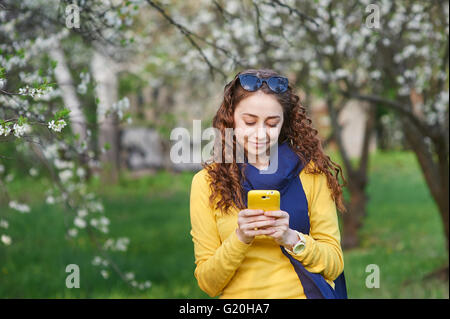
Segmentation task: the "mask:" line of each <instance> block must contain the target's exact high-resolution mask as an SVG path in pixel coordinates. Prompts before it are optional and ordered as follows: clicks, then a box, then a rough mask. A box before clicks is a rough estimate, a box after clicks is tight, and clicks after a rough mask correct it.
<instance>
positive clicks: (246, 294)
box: [190, 69, 346, 299]
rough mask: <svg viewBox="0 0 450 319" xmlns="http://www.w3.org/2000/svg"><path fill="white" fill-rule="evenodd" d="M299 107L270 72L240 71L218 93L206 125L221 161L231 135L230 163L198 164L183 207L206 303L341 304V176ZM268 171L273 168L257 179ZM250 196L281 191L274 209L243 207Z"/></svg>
mask: <svg viewBox="0 0 450 319" xmlns="http://www.w3.org/2000/svg"><path fill="white" fill-rule="evenodd" d="M299 100H300V99H299V97H298V96H297V95H296V94H295V93H294V92H293V90H292V88H291V86H290V85H289V83H288V79H287V78H286V77H283V76H281V75H279V74H277V73H276V72H274V71H272V70H269V69H262V70H253V69H250V70H245V71H242V72H240V73H238V74H237V75H236V76H235V78H234V79H233V80H232V81H231V82H230V83H228V84H227V85H226V86H225V89H224V98H223V102H222V104H221V106H220V108H219V110H218V111H217V114H216V115H215V117H214V120H213V126H214V127H215V128H216V129H218V131H220V133H221V136H220V139H219V143H221V145H222V148H221V150H222V154H221V155H222V156H223V158H225V157H226V156H229V154H227V155H226V156H225V151H226V149H227V148H226V144H227V143H226V141H228V140H226V134H225V130H226V129H227V128H228V129H229V128H233V132H234V137H233V140H232V143H231V144H232V150H233V155H232V157H233V158H232V160H231V161H229V160H228V161H224V160H222V161H215V162H210V163H203V164H202V165H203V169H202V170H201V171H199V172H198V173H197V174H196V175H195V176H194V178H193V180H192V186H191V201H190V217H191V226H192V229H191V236H192V240H193V242H194V251H195V264H196V269H195V277H196V279H197V281H198V284H199V286H200V288H201V289H202V290H203V291H205V292H206V293H207V294H208V295H209V296H211V297H214V296H217V295H220V298H277V299H278V298H283V299H284V298H346V289H345V279H344V276H343V270H344V260H343V253H342V249H341V245H340V232H339V227H338V218H337V214H336V207H337V208H338V209H339V210H340V211H342V212H344V211H345V207H344V205H343V200H342V189H341V185H340V184H339V182H338V175H339V173H341V176H342V170H341V167H340V166H339V165H337V164H335V163H334V162H333V161H331V160H330V157H328V156H326V155H325V154H324V153H323V150H322V148H321V143H320V140H319V139H318V137H317V136H316V135H317V130H315V129H314V128H313V127H312V126H311V120H310V119H309V118H308V117H307V115H306V110H305V108H304V107H303V106H302V105H301V104H300V102H299ZM228 136H229V135H228ZM274 147H277V148H276V150H278V152H273V151H271V150H272V149H274ZM237 150H243V152H244V154H245V156H244V161H243V162H239V161H236V157H237V156H234V154H237V153H236V151H237ZM228 153H229V152H228ZM268 153H270V154H269V155H268ZM273 153H275V154H276V155H273ZM250 158H251V159H252V160H251V161H250V160H249V159H250ZM272 164H275V165H276V166H277V169H276V171H275V172H274V173H267V174H263V173H262V172H263V171H264V170H268V169H270V167H272ZM330 171H335V172H336V176H334V175H333V174H332V173H331V172H330ZM344 183H345V179H344ZM344 185H345V184H344ZM251 189H276V190H278V191H280V194H281V204H280V210H279V211H266V212H264V211H260V210H249V209H246V207H247V192H248V191H249V190H251Z"/></svg>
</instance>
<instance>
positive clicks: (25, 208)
mask: <svg viewBox="0 0 450 319" xmlns="http://www.w3.org/2000/svg"><path fill="white" fill-rule="evenodd" d="M9 207H10V208H12V209H15V210H17V211H18V212H20V213H29V212H30V207H29V206H28V205H27V204H20V203H18V202H16V201H10V202H9Z"/></svg>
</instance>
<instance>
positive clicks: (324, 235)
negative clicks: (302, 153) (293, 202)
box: [290, 173, 344, 281]
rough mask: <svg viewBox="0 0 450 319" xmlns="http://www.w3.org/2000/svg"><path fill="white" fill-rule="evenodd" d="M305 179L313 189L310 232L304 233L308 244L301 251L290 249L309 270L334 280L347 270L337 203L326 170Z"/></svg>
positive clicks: (308, 186)
mask: <svg viewBox="0 0 450 319" xmlns="http://www.w3.org/2000/svg"><path fill="white" fill-rule="evenodd" d="M308 175H309V176H308V178H305V181H303V180H302V183H305V182H306V183H312V185H304V187H305V188H307V189H310V190H311V191H312V194H311V196H310V199H311V203H310V205H309V206H310V233H309V235H305V239H306V245H305V248H304V249H303V250H302V251H301V252H300V253H298V254H294V253H291V252H290V254H291V255H292V256H294V258H296V259H298V260H299V261H300V262H302V264H303V266H304V267H305V268H306V269H307V270H308V271H310V272H313V273H320V274H322V275H323V276H324V278H325V279H327V280H330V281H333V280H335V279H336V278H337V277H338V276H339V275H340V274H341V273H342V271H343V270H344V255H343V252H342V248H341V239H340V232H339V223H338V217H337V210H336V204H335V202H334V200H333V198H332V197H331V194H332V193H331V189H330V188H329V187H328V185H327V177H326V175H325V174H324V173H320V174H308Z"/></svg>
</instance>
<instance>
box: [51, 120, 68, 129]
mask: <svg viewBox="0 0 450 319" xmlns="http://www.w3.org/2000/svg"><path fill="white" fill-rule="evenodd" d="M66 125H67V123H66V121H64V120H63V119H61V120H57V121H56V122H55V121H54V120H51V121H50V122H48V128H49V129H52V130H53V131H55V132H61V130H62V129H63V128H64V127H65V126H66Z"/></svg>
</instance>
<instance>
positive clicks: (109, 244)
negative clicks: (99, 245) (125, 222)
mask: <svg viewBox="0 0 450 319" xmlns="http://www.w3.org/2000/svg"><path fill="white" fill-rule="evenodd" d="M129 243H130V239H129V238H127V237H120V238H118V239H117V240H116V241H114V239H112V238H109V239H107V240H106V241H105V243H104V245H103V248H104V249H110V250H112V251H118V250H119V251H126V250H127V246H128V244H129Z"/></svg>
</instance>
